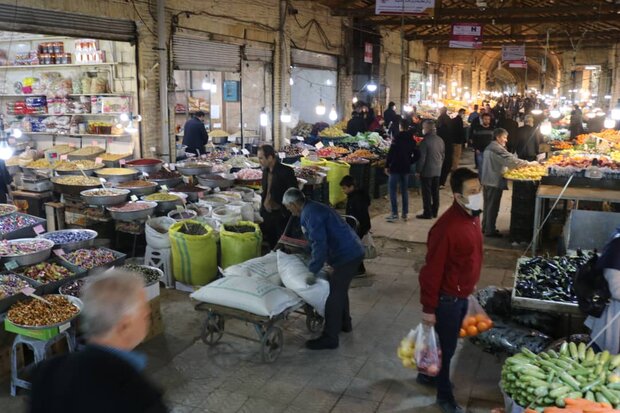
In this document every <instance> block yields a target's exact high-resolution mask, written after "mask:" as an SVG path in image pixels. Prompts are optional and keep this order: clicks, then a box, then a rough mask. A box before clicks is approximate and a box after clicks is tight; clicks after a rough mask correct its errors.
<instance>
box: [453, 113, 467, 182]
mask: <svg viewBox="0 0 620 413" xmlns="http://www.w3.org/2000/svg"><path fill="white" fill-rule="evenodd" d="M464 117H465V109H459V112H458V115H457V116H455V117H454V119H452V123H451V125H450V127H451V129H452V137H453V139H454V140H453V141H452V166H451V167H450V171H454V170H455V169H457V168H458V167H459V164H460V163H461V155H462V153H463V145H465V142H467V132H466V130H465V126H464V124H463V118H464Z"/></svg>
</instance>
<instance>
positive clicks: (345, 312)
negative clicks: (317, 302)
mask: <svg viewBox="0 0 620 413" xmlns="http://www.w3.org/2000/svg"><path fill="white" fill-rule="evenodd" d="M362 259H363V257H359V258H358V259H355V260H353V261H349V262H347V263H344V264H342V265H336V266H334V272H333V273H332V274H331V275H330V276H329V296H328V297H327V302H326V303H325V329H324V330H323V335H324V336H326V337H328V338H329V339H330V340H332V341H335V342H336V343H338V334H339V333H340V331H341V330H342V326H343V325H345V324H348V325H351V314H350V312H349V285H350V284H351V280H352V279H353V277H355V276H356V275H357V271H358V270H359V267H360V263H361V262H362Z"/></svg>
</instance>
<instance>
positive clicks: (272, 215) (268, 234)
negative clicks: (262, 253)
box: [261, 209, 288, 249]
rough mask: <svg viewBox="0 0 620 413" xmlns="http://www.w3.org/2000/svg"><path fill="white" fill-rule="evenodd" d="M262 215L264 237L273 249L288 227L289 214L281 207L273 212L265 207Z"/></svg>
mask: <svg viewBox="0 0 620 413" xmlns="http://www.w3.org/2000/svg"><path fill="white" fill-rule="evenodd" d="M261 216H262V217H263V224H262V225H261V231H262V232H263V239H264V240H265V241H266V242H267V243H268V244H269V248H271V249H273V248H274V247H275V246H276V244H277V243H278V241H279V240H280V237H281V236H282V234H283V233H284V230H285V229H286V224H287V222H288V214H286V213H285V212H284V211H283V210H281V209H280V210H277V211H272V212H267V211H266V210H264V209H263V210H261Z"/></svg>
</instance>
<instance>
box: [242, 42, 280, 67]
mask: <svg viewBox="0 0 620 413" xmlns="http://www.w3.org/2000/svg"><path fill="white" fill-rule="evenodd" d="M243 60H245V61H247V62H266V63H271V62H272V61H273V50H271V49H267V48H263V47H255V46H245V47H244V48H243Z"/></svg>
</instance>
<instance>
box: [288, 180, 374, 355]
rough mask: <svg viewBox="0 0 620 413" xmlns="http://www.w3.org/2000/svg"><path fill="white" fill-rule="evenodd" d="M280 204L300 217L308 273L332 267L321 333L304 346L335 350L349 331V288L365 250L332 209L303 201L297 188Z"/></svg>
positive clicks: (311, 348)
mask: <svg viewBox="0 0 620 413" xmlns="http://www.w3.org/2000/svg"><path fill="white" fill-rule="evenodd" d="M283 203H284V206H285V207H286V208H287V209H288V210H289V211H290V212H291V213H292V214H293V215H294V216H298V217H300V221H301V227H302V230H303V231H304V234H305V236H306V238H307V239H308V241H309V243H310V248H311V251H312V258H311V259H310V263H309V264H308V268H309V270H310V271H311V272H312V273H313V274H318V273H319V271H321V269H322V268H323V265H324V264H325V263H327V264H329V265H330V266H331V267H332V268H333V272H332V273H331V274H330V276H329V296H328V297H327V302H326V303H325V328H324V330H323V334H322V335H321V336H320V337H319V338H316V339H314V340H309V341H307V342H306V347H307V348H308V349H310V350H323V349H335V348H337V347H338V335H339V333H340V332H341V331H343V332H350V331H351V330H352V324H351V316H350V313H349V285H350V284H351V280H352V279H353V277H355V275H356V274H357V271H358V269H359V266H360V264H361V262H362V260H363V259H364V247H363V246H362V242H361V241H360V239H359V237H358V236H357V234H356V233H355V231H353V228H351V227H350V226H349V224H347V223H346V222H345V221H344V219H343V218H342V217H341V216H340V215H338V213H337V212H336V211H335V210H333V209H332V208H330V207H329V206H327V205H324V204H320V203H318V202H314V201H306V197H305V196H304V194H303V193H302V192H301V191H300V190H299V189H297V188H291V189H289V190H288V191H286V193H285V194H284V198H283Z"/></svg>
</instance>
